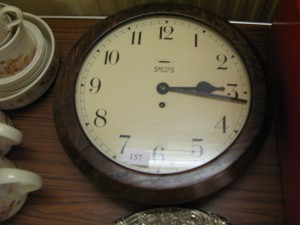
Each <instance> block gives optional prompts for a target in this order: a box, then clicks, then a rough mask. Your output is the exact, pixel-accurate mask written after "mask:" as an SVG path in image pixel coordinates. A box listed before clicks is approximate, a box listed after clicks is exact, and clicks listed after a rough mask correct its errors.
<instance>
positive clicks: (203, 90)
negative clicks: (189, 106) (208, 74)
mask: <svg viewBox="0 0 300 225" xmlns="http://www.w3.org/2000/svg"><path fill="white" fill-rule="evenodd" d="M156 90H157V92H158V93H159V94H167V93H168V92H176V93H181V94H188V95H195V96H200V97H207V98H213V99H219V100H224V101H231V102H237V103H247V100H245V99H241V98H235V97H231V96H226V95H219V94H213V93H212V92H213V91H217V90H218V91H224V90H225V88H224V87H214V86H213V85H211V84H209V83H208V82H206V81H201V82H199V83H198V84H197V86H196V87H170V86H169V85H168V84H167V83H159V84H158V85H157V87H156Z"/></svg>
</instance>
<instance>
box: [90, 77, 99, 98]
mask: <svg viewBox="0 0 300 225" xmlns="http://www.w3.org/2000/svg"><path fill="white" fill-rule="evenodd" d="M90 86H91V88H90V90H89V91H90V93H91V94H97V93H98V92H99V91H100V88H101V80H100V79H99V78H97V77H94V78H92V79H91V80H90Z"/></svg>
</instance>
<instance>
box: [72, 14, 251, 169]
mask: <svg viewBox="0 0 300 225" xmlns="http://www.w3.org/2000/svg"><path fill="white" fill-rule="evenodd" d="M251 95H252V93H251V84H250V79H249V74H248V70H247V69H246V66H245V64H244V61H243V59H242V58H241V57H240V54H239V52H238V51H237V50H236V48H235V47H234V46H233V44H231V42H230V40H228V39H227V38H225V37H224V36H223V35H222V34H221V33H219V32H217V31H215V30H214V29H213V28H211V27H210V26H209V25H206V24H205V23H200V22H199V21H195V20H193V19H190V18H188V17H184V16H176V15H160V14H157V15H151V16H147V17H141V18H138V19H131V20H129V21H127V22H125V23H122V24H121V25H118V26H116V27H114V28H113V29H111V30H110V31H108V32H106V33H105V34H104V35H102V36H101V38H99V39H98V40H97V42H96V43H95V44H94V45H93V46H92V48H91V49H90V50H89V53H88V54H87V55H86V56H85V57H84V59H83V63H82V65H81V68H80V70H79V74H78V77H77V80H76V86H75V105H76V112H77V116H78V119H79V122H80V125H81V127H82V129H83V131H84V133H85V135H86V136H87V138H88V139H89V140H90V142H91V143H92V144H93V145H94V147H95V148H96V149H97V150H98V151H99V152H101V154H104V155H105V156H106V157H107V158H109V159H110V160H112V161H114V162H116V163H117V164H120V165H122V166H124V167H126V168H131V169H133V170H136V171H140V172H145V173H151V174H171V173H177V172H183V171H187V170H190V169H194V168H197V167H200V166H202V165H204V164H206V163H209V162H211V161H212V160H214V159H216V158H217V157H219V156H220V155H222V154H223V153H224V152H226V150H227V149H228V148H230V146H231V145H232V144H233V143H234V142H235V140H236V139H237V138H238V137H239V135H240V133H241V131H242V130H243V128H244V125H245V123H246V121H247V119H248V115H249V110H250V106H251Z"/></svg>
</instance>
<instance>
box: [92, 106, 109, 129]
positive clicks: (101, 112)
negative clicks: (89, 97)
mask: <svg viewBox="0 0 300 225" xmlns="http://www.w3.org/2000/svg"><path fill="white" fill-rule="evenodd" d="M106 115H107V111H106V110H105V109H98V110H97V111H96V118H95V119H94V125H95V126H96V127H104V126H105V125H106V123H107V119H106Z"/></svg>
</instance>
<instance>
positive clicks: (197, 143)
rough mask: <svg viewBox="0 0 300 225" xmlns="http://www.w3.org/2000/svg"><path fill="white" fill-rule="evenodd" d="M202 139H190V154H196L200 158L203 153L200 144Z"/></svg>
mask: <svg viewBox="0 0 300 225" xmlns="http://www.w3.org/2000/svg"><path fill="white" fill-rule="evenodd" d="M202 142H203V139H201V138H194V139H192V147H193V150H192V155H193V156H197V157H198V158H200V157H201V156H202V155H203V152H204V149H203V146H202V144H201V143H202Z"/></svg>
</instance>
